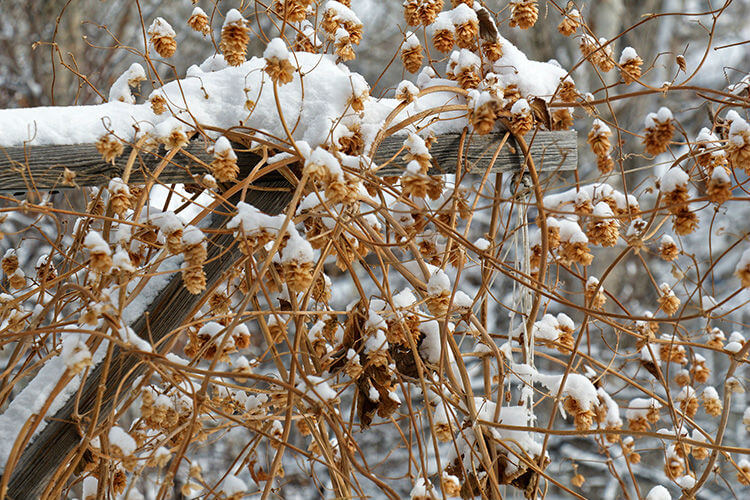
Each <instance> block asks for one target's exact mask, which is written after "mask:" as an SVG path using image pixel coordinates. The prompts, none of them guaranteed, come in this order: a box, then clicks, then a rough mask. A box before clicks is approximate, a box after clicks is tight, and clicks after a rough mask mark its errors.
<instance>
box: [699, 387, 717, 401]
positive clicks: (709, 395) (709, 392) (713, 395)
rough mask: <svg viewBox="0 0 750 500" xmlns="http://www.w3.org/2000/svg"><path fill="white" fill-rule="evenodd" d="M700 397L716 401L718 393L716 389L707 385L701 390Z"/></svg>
mask: <svg viewBox="0 0 750 500" xmlns="http://www.w3.org/2000/svg"><path fill="white" fill-rule="evenodd" d="M701 397H702V398H703V399H710V400H718V399H719V393H718V392H716V389H715V388H714V387H712V386H710V385H709V386H707V387H706V388H705V389H703V393H702V394H701Z"/></svg>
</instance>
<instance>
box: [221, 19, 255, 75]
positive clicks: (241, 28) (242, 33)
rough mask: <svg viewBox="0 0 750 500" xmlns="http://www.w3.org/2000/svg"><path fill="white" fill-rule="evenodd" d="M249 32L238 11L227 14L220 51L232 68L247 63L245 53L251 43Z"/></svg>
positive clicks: (222, 30)
mask: <svg viewBox="0 0 750 500" xmlns="http://www.w3.org/2000/svg"><path fill="white" fill-rule="evenodd" d="M249 32H250V29H249V28H248V27H247V21H245V18H243V17H242V14H240V12H239V11H238V10H237V9H232V10H230V11H229V12H227V15H226V17H225V18H224V26H223V27H222V28H221V42H220V43H219V49H221V52H222V54H224V60H226V62H227V64H229V65H230V66H239V65H240V64H242V63H243V62H245V51H246V50H247V44H248V42H249V41H250V34H249Z"/></svg>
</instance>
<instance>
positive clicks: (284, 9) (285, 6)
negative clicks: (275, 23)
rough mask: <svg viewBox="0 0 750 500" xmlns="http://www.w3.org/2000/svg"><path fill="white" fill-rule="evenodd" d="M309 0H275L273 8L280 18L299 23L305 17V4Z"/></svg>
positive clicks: (309, 1)
mask: <svg viewBox="0 0 750 500" xmlns="http://www.w3.org/2000/svg"><path fill="white" fill-rule="evenodd" d="M310 3H311V0H276V2H274V7H273V10H274V12H276V14H278V15H279V17H280V18H282V19H286V20H287V22H290V23H299V22H302V21H304V20H305V18H306V17H307V6H308V5H310Z"/></svg>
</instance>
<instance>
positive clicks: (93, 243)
mask: <svg viewBox="0 0 750 500" xmlns="http://www.w3.org/2000/svg"><path fill="white" fill-rule="evenodd" d="M83 246H85V247H86V248H87V249H88V250H89V251H91V252H97V253H104V254H106V255H110V254H111V253H112V251H111V250H110V248H109V245H108V244H107V242H106V241H104V238H102V235H101V234H99V233H98V232H96V231H89V232H88V233H87V234H86V237H85V238H84V239H83Z"/></svg>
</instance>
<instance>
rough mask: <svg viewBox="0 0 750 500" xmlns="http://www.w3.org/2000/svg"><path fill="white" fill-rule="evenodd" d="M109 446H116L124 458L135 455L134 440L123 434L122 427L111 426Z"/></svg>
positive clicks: (125, 433) (135, 446)
mask: <svg viewBox="0 0 750 500" xmlns="http://www.w3.org/2000/svg"><path fill="white" fill-rule="evenodd" d="M108 437H109V444H111V445H114V446H117V447H118V448H120V450H121V451H122V454H123V455H124V456H129V455H132V454H133V453H135V449H136V448H137V447H138V446H137V445H136V442H135V439H133V437H132V436H131V435H130V434H128V433H127V432H125V431H124V430H123V429H122V427H118V426H116V425H115V426H112V427H111V428H110V429H109V434H108Z"/></svg>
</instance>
